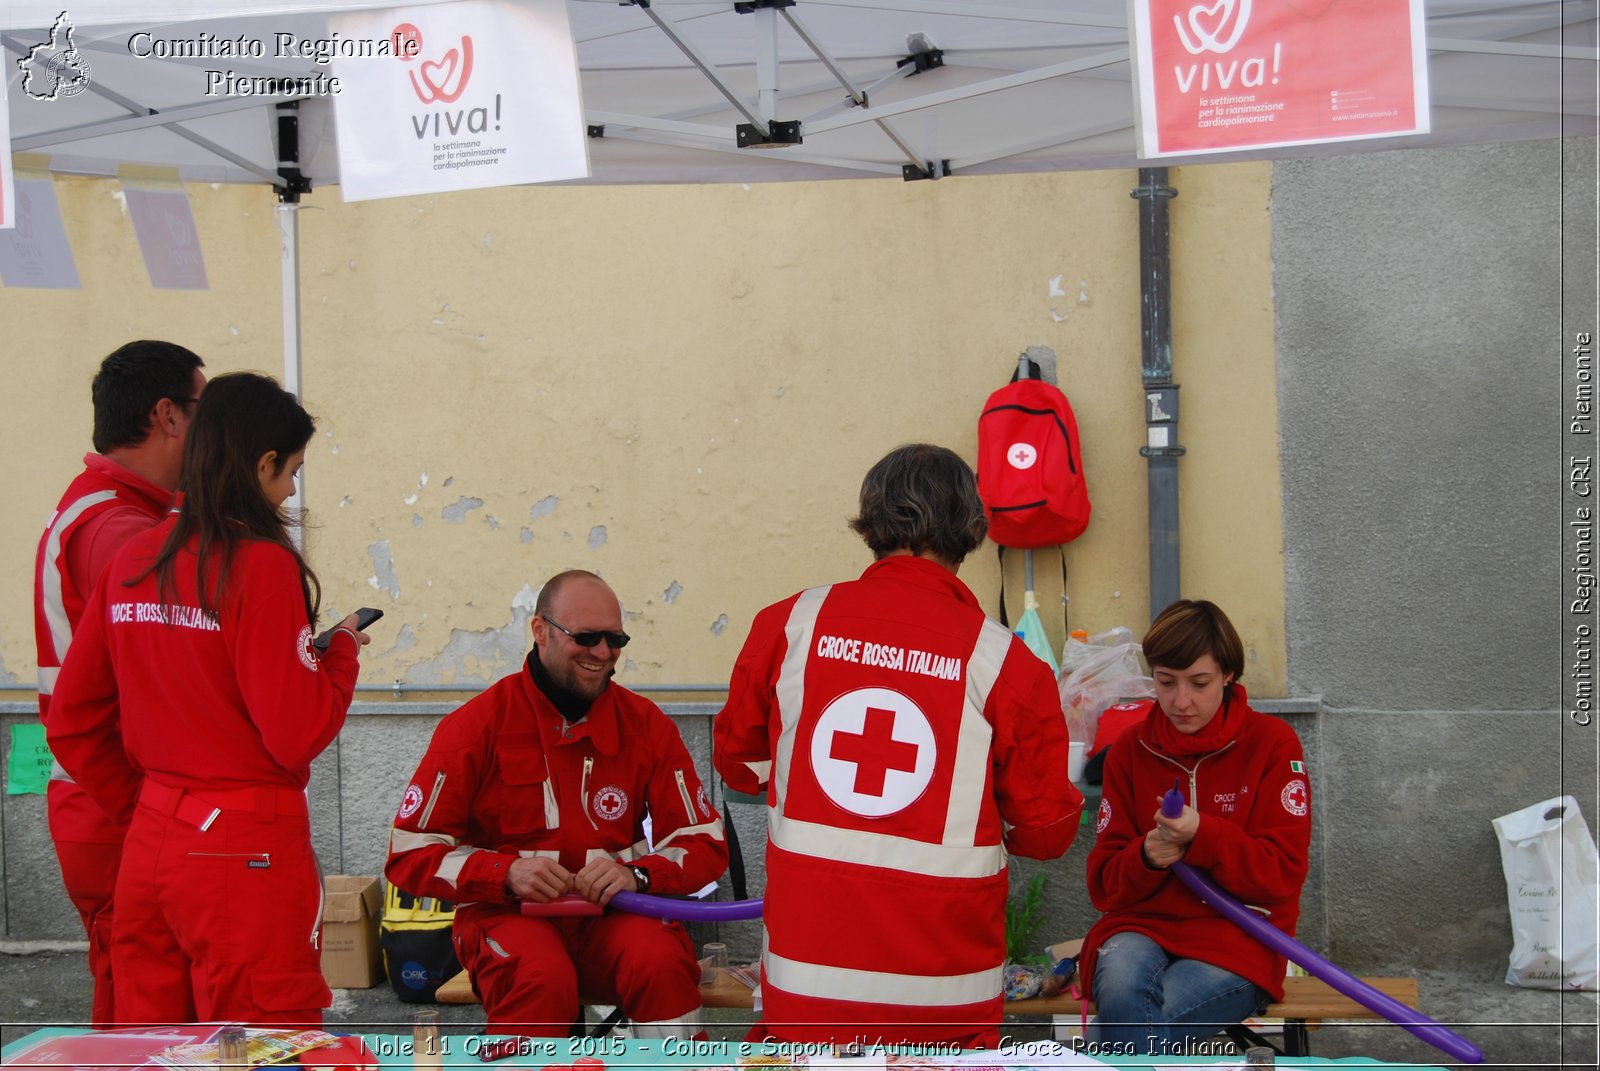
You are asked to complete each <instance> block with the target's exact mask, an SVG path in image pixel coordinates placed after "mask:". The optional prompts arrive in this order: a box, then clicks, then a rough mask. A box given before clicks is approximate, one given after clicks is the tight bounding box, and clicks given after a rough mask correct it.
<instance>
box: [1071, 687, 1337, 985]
mask: <svg viewBox="0 0 1600 1071" xmlns="http://www.w3.org/2000/svg"><path fill="white" fill-rule="evenodd" d="M1228 702H1229V704H1230V705H1231V706H1233V707H1235V708H1237V712H1238V713H1240V714H1243V718H1242V720H1241V721H1240V724H1239V728H1238V731H1237V734H1236V735H1235V736H1234V737H1233V739H1232V741H1231V742H1229V743H1227V744H1225V745H1224V746H1223V747H1222V748H1221V749H1219V750H1217V751H1214V752H1212V753H1210V754H1208V755H1201V756H1199V757H1198V758H1187V759H1183V760H1179V759H1176V758H1173V757H1171V756H1169V755H1164V754H1162V753H1161V752H1160V751H1159V750H1157V748H1156V747H1155V746H1154V745H1153V743H1152V738H1151V735H1150V730H1151V727H1152V726H1154V725H1155V724H1156V719H1158V718H1159V719H1165V718H1166V715H1165V714H1164V713H1162V711H1161V708H1160V707H1159V706H1157V705H1156V703H1155V701H1154V700H1151V701H1149V702H1148V703H1147V704H1146V706H1147V708H1148V712H1147V714H1146V715H1145V719H1144V721H1143V722H1142V723H1141V724H1140V725H1139V726H1138V727H1137V728H1134V729H1130V730H1129V731H1128V732H1126V733H1124V734H1123V735H1122V736H1120V737H1118V738H1117V740H1116V742H1115V743H1113V744H1112V745H1111V750H1110V752H1108V753H1107V755H1106V767H1105V785H1104V794H1103V795H1102V796H1101V800H1100V819H1099V823H1098V825H1099V830H1100V836H1099V839H1098V840H1096V841H1095V845H1094V848H1093V849H1092V850H1091V851H1090V852H1089V896H1090V898H1091V899H1092V900H1093V901H1094V905H1095V906H1096V907H1097V908H1099V909H1100V910H1101V911H1102V912H1104V915H1103V916H1102V917H1101V918H1100V920H1099V921H1098V922H1096V923H1095V925H1094V928H1093V929H1091V930H1090V931H1089V936H1088V938H1087V939H1086V940H1085V941H1084V946H1083V955H1082V956H1081V957H1080V959H1079V977H1080V979H1081V980H1082V985H1083V989H1084V996H1086V997H1090V998H1091V999H1092V995H1091V993H1090V991H1089V990H1090V986H1091V984H1092V983H1093V981H1094V964H1095V957H1096V956H1097V955H1098V953H1099V950H1100V945H1101V944H1102V943H1104V941H1105V940H1106V938H1108V937H1110V936H1111V935H1112V934H1114V933H1119V932H1121V931H1123V930H1132V931H1134V932H1135V933H1142V934H1144V935H1145V936H1147V937H1149V938H1150V939H1151V940H1153V941H1155V942H1156V943H1157V944H1159V945H1161V947H1162V948H1164V949H1166V950H1167V952H1169V953H1170V954H1172V955H1174V956H1177V957H1179V958H1182V959H1197V960H1200V961H1202V962H1205V963H1210V964H1213V965H1215V966H1218V967H1221V968H1223V969H1224V970H1228V971H1232V972H1233V973H1234V974H1237V975H1239V976H1240V977H1242V978H1246V979H1248V980H1249V981H1251V982H1254V983H1255V984H1256V985H1258V986H1260V987H1261V988H1262V989H1265V990H1266V991H1267V992H1268V993H1270V994H1272V999H1273V1000H1281V999H1283V973H1284V967H1285V964H1284V959H1283V957H1282V956H1279V955H1277V954H1276V953H1274V952H1273V951H1272V950H1271V949H1269V948H1267V947H1266V946H1265V945H1263V944H1261V943H1260V942H1258V941H1256V940H1255V939H1254V938H1252V937H1250V936H1248V935H1247V934H1245V933H1244V931H1242V930H1240V929H1239V928H1238V927H1237V926H1235V925H1234V924H1233V923H1231V922H1229V921H1228V920H1227V919H1225V918H1223V917H1222V916H1221V915H1219V914H1217V913H1216V912H1215V911H1213V910H1211V908H1209V907H1207V906H1206V905H1205V904H1203V903H1201V902H1200V900H1199V898H1198V897H1196V896H1195V895H1194V893H1192V892H1190V891H1189V889H1188V887H1187V886H1185V885H1184V884H1183V882H1181V881H1179V880H1178V879H1177V877H1176V876H1175V875H1173V874H1172V873H1171V872H1170V871H1168V870H1157V869H1152V868H1151V867H1149V866H1146V865H1145V862H1144V857H1143V847H1142V846H1143V843H1144V835H1145V834H1146V833H1147V832H1149V831H1150V829H1151V828H1152V827H1153V826H1154V824H1155V821H1154V818H1153V816H1154V814H1155V812H1156V810H1157V808H1158V807H1159V806H1160V797H1161V796H1162V795H1164V794H1165V793H1166V792H1168V791H1170V790H1171V788H1172V783H1173V780H1174V779H1175V778H1181V779H1182V782H1183V794H1184V798H1185V800H1186V801H1187V802H1188V803H1189V805H1190V806H1191V807H1193V808H1194V809H1195V810H1197V811H1199V812H1200V827H1199V829H1198V831H1197V832H1196V833H1195V837H1194V840H1193V841H1191V842H1190V844H1189V850H1188V852H1187V854H1186V855H1185V856H1184V862H1186V863H1188V864H1190V865H1191V866H1194V867H1196V868H1198V869H1200V870H1204V871H1206V872H1208V873H1209V874H1210V875H1211V878H1212V880H1214V881H1215V882H1216V883H1217V884H1218V885H1219V886H1221V887H1222V888H1223V889H1224V890H1226V891H1227V892H1229V893H1231V894H1232V895H1233V897H1234V898H1235V899H1237V900H1239V901H1240V902H1241V903H1244V904H1247V905H1249V906H1251V907H1255V908H1259V909H1262V910H1265V911H1266V912H1267V915H1266V918H1267V920H1268V921H1270V922H1271V923H1272V924H1273V925H1274V926H1276V927H1277V928H1278V929H1280V930H1282V931H1283V932H1284V933H1286V934H1289V935H1290V936H1291V937H1292V936H1294V928H1295V923H1296V922H1297V921H1298V920H1299V918H1300V887H1301V886H1302V885H1303V884H1305V880H1306V870H1307V868H1308V866H1309V863H1308V855H1309V852H1310V847H1311V788H1310V785H1311V778H1310V776H1309V775H1308V774H1307V773H1306V769H1305V753H1304V752H1303V751H1302V750H1301V747H1300V739H1299V737H1297V736H1295V734H1294V730H1293V729H1291V728H1290V727H1289V725H1288V724H1287V723H1286V722H1283V721H1280V720H1279V719H1277V718H1274V717H1272V716H1270V715H1267V714H1260V713H1257V712H1256V711H1254V710H1251V709H1250V705H1249V698H1248V697H1247V696H1246V695H1245V691H1244V688H1243V687H1242V686H1241V685H1238V684H1235V685H1233V686H1232V696H1231V698H1230V699H1229V700H1228ZM1221 716H1222V715H1221V713H1220V712H1219V714H1218V717H1221Z"/></svg>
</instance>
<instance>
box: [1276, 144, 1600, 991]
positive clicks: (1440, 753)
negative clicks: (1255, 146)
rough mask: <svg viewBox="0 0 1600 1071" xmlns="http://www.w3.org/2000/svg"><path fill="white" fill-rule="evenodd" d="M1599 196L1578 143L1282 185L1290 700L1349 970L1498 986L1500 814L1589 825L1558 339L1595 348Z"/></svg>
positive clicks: (1391, 164) (1506, 938) (1359, 170)
mask: <svg viewBox="0 0 1600 1071" xmlns="http://www.w3.org/2000/svg"><path fill="white" fill-rule="evenodd" d="M1594 191H1595V143H1594V140H1593V139H1583V140H1576V141H1572V142H1569V143H1567V144H1565V145H1564V144H1563V143H1561V142H1555V141H1547V142H1527V143H1520V144H1507V145H1496V146H1472V147H1462V148H1451V149H1429V150H1417V151H1403V152H1386V153H1374V154H1369V155H1355V156H1343V157H1331V158H1323V159H1315V160H1299V161H1291V162H1285V163H1281V164H1278V165H1276V166H1275V167H1274V177H1273V193H1272V216H1273V286H1274V294H1275V301H1276V309H1277V320H1278V326H1277V349H1278V386H1279V403H1280V411H1279V418H1280V426H1281V437H1282V470H1283V496H1284V547H1285V556H1286V571H1287V577H1288V581H1287V583H1288V590H1287V592H1286V594H1287V606H1288V610H1287V621H1286V622H1285V628H1286V635H1287V639H1288V648H1289V692H1290V694H1291V695H1320V696H1321V697H1322V700H1323V705H1324V712H1323V714H1322V715H1320V717H1319V719H1318V721H1319V725H1318V727H1317V736H1318V738H1319V743H1320V746H1319V748H1318V749H1317V751H1318V752H1319V754H1318V757H1317V760H1316V761H1317V766H1316V767H1315V768H1314V769H1313V773H1314V775H1315V781H1314V789H1315V791H1316V793H1317V795H1316V800H1317V812H1318V818H1319V821H1318V825H1319V827H1320V830H1321V832H1322V838H1321V849H1322V856H1323V873H1324V877H1325V888H1324V889H1323V890H1321V891H1322V893H1323V904H1324V910H1325V911H1326V929H1327V932H1328V934H1329V938H1330V944H1329V950H1330V952H1331V954H1332V956H1333V958H1335V959H1336V960H1338V961H1340V962H1341V963H1344V964H1346V965H1347V966H1351V967H1354V968H1357V969H1363V970H1378V969H1388V968H1394V969H1406V968H1414V967H1431V966H1441V967H1451V966H1464V967H1467V968H1469V969H1473V970H1483V971H1496V970H1498V971H1503V970H1504V967H1505V956H1506V953H1507V952H1508V951H1509V949H1510V928H1509V919H1508V913H1507V908H1506V893H1505V884H1504V880H1503V878H1502V875H1501V870H1500V864H1499V854H1498V848H1497V845H1496V841H1495V838H1494V834H1493V831H1492V829H1491V827H1490V825H1489V822H1490V819H1492V818H1493V817H1495V816H1497V815H1500V814H1504V813H1507V812H1509V811H1512V810H1515V809H1517V808H1519V807H1522V806H1525V805H1527V804H1531V803H1535V802H1537V801H1539V800H1542V799H1545V798H1548V797H1552V796H1558V795H1562V794H1564V793H1569V792H1570V793H1573V794H1575V795H1577V796H1578V798H1579V800H1580V803H1581V805H1582V807H1583V810H1584V813H1585V815H1586V817H1587V818H1588V820H1589V822H1590V823H1591V826H1592V825H1593V823H1594V822H1595V821H1596V820H1597V818H1600V815H1597V813H1596V792H1595V769H1596V765H1595V762H1596V756H1595V733H1594V729H1593V727H1587V728H1585V727H1580V726H1577V725H1574V724H1573V723H1572V722H1571V721H1569V720H1568V719H1567V718H1566V717H1565V716H1564V713H1563V711H1562V710H1561V709H1560V707H1561V702H1562V698H1561V696H1562V689H1561V684H1562V681H1563V673H1564V669H1563V666H1564V650H1563V635H1564V631H1563V630H1564V629H1565V628H1567V627H1568V626H1567V622H1566V620H1565V619H1566V606H1565V605H1564V603H1563V601H1562V598H1561V579H1562V577H1563V576H1564V559H1563V550H1562V547H1563V544H1562V529H1563V515H1562V505H1561V495H1562V489H1563V487H1564V486H1565V484H1566V482H1567V471H1566V467H1565V455H1564V450H1565V446H1564V444H1563V441H1562V438H1563V433H1564V431H1565V426H1566V425H1565V420H1564V416H1563V414H1564V407H1565V405H1566V403H1565V401H1564V397H1565V395H1564V391H1563V388H1562V379H1563V370H1564V368H1565V367H1566V363H1567V362H1568V360H1569V358H1568V357H1567V356H1566V348H1567V347H1566V343H1565V341H1564V340H1565V339H1566V338H1568V337H1569V336H1570V335H1571V333H1572V332H1573V331H1574V330H1576V329H1577V327H1578V326H1582V327H1584V328H1585V329H1588V330H1591V331H1592V330H1593V329H1594V325H1593V322H1592V316H1593V311H1592V310H1593V300H1594V294H1595V275H1594V260H1595V244H1594V242H1595V236H1594V218H1595V217H1594ZM1563 260H1565V262H1566V274H1565V276H1564V275H1563ZM1564 296H1565V297H1566V298H1567V303H1568V308H1567V314H1568V317H1567V318H1568V323H1567V324H1566V325H1565V326H1564V325H1563V297H1564ZM1586 317H1587V318H1588V320H1587V322H1581V321H1583V320H1584V319H1585V318H1586ZM1308 750H1309V749H1308Z"/></svg>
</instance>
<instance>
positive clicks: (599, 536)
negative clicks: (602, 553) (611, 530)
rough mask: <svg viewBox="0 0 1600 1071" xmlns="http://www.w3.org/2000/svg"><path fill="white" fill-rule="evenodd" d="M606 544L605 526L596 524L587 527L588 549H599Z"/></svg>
mask: <svg viewBox="0 0 1600 1071" xmlns="http://www.w3.org/2000/svg"><path fill="white" fill-rule="evenodd" d="M605 545H606V526H605V525H603V524H597V525H595V526H594V527H593V528H591V529H589V549H590V550H599V549H600V548H601V547H603V546H605Z"/></svg>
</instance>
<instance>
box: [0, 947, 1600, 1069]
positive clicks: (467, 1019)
mask: <svg viewBox="0 0 1600 1071" xmlns="http://www.w3.org/2000/svg"><path fill="white" fill-rule="evenodd" d="M85 958H86V957H85V955H84V953H83V952H82V951H81V950H80V949H78V948H76V947H72V946H36V945H29V944H20V943H19V944H10V945H4V944H0V1042H3V1043H4V1044H10V1043H11V1042H13V1041H16V1040H18V1039H20V1038H22V1037H25V1036H26V1035H28V1034H29V1033H31V1032H32V1031H34V1030H36V1029H38V1028H39V1027H41V1026H49V1025H81V1024H84V1023H86V1022H87V1021H88V1018H89V1005H90V985H89V975H88V970H87V966H86V962H85ZM1418 980H1419V984H1420V987H1421V993H1422V1011H1423V1012H1424V1013H1426V1014H1427V1015H1429V1016H1431V1017H1433V1018H1434V1019H1437V1020H1438V1021H1440V1022H1441V1023H1443V1024H1445V1025H1446V1026H1449V1027H1451V1029H1453V1030H1455V1031H1457V1032H1458V1033H1460V1034H1461V1035H1462V1036H1463V1037H1465V1038H1466V1039H1467V1040H1469V1041H1471V1042H1472V1043H1473V1044H1475V1045H1477V1046H1478V1047H1479V1048H1480V1049H1482V1050H1483V1052H1484V1055H1485V1057H1486V1061H1485V1063H1484V1064H1481V1065H1479V1066H1483V1067H1493V1068H1563V1069H1565V1068H1581V1069H1586V1071H1594V1069H1595V1068H1596V1067H1597V1066H1600V1053H1597V1049H1596V1020H1597V1018H1600V1004H1597V1000H1596V994H1594V993H1558V992H1551V991H1547V990H1532V989H1516V988H1513V987H1511V986H1508V985H1506V984H1505V983H1504V981H1503V979H1502V978H1501V977H1498V976H1495V977H1476V976H1466V975H1463V974H1458V973H1451V972H1444V971H1422V972H1418ZM333 993H334V1000H333V1007H332V1008H330V1009H329V1010H328V1012H327V1014H326V1016H325V1025H326V1026H327V1027H328V1029H330V1030H334V1031H337V1032H351V1033H355V1032H360V1033H395V1032H400V1033H409V1032H410V1029H411V1023H412V1018H413V1015H414V1013H415V1011H416V1010H417V1008H418V1007H419V1006H418V1005H414V1004H405V1003H402V1002H401V1001H400V999H399V998H398V997H396V996H395V994H394V991H393V990H392V989H391V988H390V987H389V986H388V984H387V983H380V984H379V985H377V986H374V987H373V988H371V989H336V990H334V991H333ZM428 1007H433V1008H437V1009H438V1010H439V1012H440V1018H441V1021H442V1023H443V1029H444V1031H445V1032H446V1033H455V1034H477V1033H482V1032H483V1031H484V1017H483V1009H482V1008H481V1007H479V1006H478V1005H476V1004H439V1005H428ZM706 1019H707V1029H708V1032H709V1034H710V1036H711V1038H712V1039H713V1040H721V1041H739V1040H742V1039H743V1038H744V1036H745V1033H746V1031H747V1030H748V1029H749V1027H750V1023H751V1021H752V1017H751V1014H750V1013H748V1012H738V1011H728V1010H724V1009H708V1010H707V1013H706ZM1071 1025H1072V1026H1074V1027H1075V1026H1076V1025H1077V1024H1076V1023H1073V1024H1071ZM1002 1033H1004V1034H1006V1035H1008V1036H1010V1037H1011V1038H1013V1039H1014V1040H1016V1041H1019V1042H1020V1041H1029V1040H1038V1039H1042V1038H1047V1037H1049V1036H1050V1033H1051V1027H1050V1026H1049V1025H1046V1024H1038V1023H1031V1024H1019V1023H1012V1024H1007V1026H1006V1027H1005V1028H1004V1030H1003V1031H1002ZM1311 1053H1312V1055H1314V1056H1321V1057H1328V1058H1338V1057H1346V1056H1365V1057H1369V1058H1372V1059H1378V1060H1384V1061H1387V1062H1390V1063H1412V1064H1423V1065H1433V1066H1459V1065H1452V1064H1451V1062H1450V1060H1449V1058H1448V1057H1446V1056H1445V1055H1444V1054H1442V1053H1440V1052H1438V1051H1437V1050H1435V1049H1434V1048H1432V1047H1431V1046H1429V1045H1427V1044H1426V1043H1425V1042H1423V1041H1421V1040H1419V1039H1417V1038H1415V1037H1413V1036H1412V1035H1411V1034H1409V1033H1407V1032H1406V1031H1404V1030H1402V1029H1401V1028H1400V1027H1397V1026H1393V1025H1390V1024H1387V1023H1383V1022H1366V1021H1360V1022H1348V1023H1330V1024H1325V1025H1324V1026H1323V1027H1322V1028H1321V1029H1319V1030H1315V1031H1313V1032H1312V1034H1311Z"/></svg>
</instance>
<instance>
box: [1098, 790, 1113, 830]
mask: <svg viewBox="0 0 1600 1071" xmlns="http://www.w3.org/2000/svg"><path fill="white" fill-rule="evenodd" d="M1110 824H1111V801H1110V800H1108V799H1106V798H1104V797H1101V799H1100V817H1099V818H1098V819H1096V820H1095V823H1094V831H1095V832H1096V833H1104V832H1105V831H1106V826H1109V825H1110Z"/></svg>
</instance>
